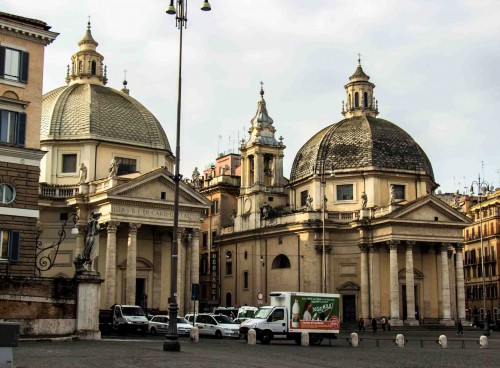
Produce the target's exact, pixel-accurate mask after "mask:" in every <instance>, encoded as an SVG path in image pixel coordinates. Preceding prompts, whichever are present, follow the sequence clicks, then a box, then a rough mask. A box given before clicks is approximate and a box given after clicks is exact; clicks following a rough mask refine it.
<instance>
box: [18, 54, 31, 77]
mask: <svg viewBox="0 0 500 368" xmlns="http://www.w3.org/2000/svg"><path fill="white" fill-rule="evenodd" d="M29 64H30V54H29V53H28V52H22V53H21V77H20V81H21V82H22V83H28V69H29Z"/></svg>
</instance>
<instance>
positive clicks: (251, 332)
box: [247, 328, 257, 345]
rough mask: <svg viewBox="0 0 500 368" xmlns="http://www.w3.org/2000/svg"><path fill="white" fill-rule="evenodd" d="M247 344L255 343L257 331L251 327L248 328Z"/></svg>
mask: <svg viewBox="0 0 500 368" xmlns="http://www.w3.org/2000/svg"><path fill="white" fill-rule="evenodd" d="M247 336H248V341H247V344H248V345H255V344H257V332H255V330H254V329H253V328H251V329H249V330H248V335H247Z"/></svg>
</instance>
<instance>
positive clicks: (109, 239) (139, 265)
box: [45, 168, 210, 315]
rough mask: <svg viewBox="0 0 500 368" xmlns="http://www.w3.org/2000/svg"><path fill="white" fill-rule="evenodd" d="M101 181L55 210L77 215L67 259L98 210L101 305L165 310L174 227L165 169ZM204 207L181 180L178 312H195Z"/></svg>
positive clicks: (57, 269)
mask: <svg viewBox="0 0 500 368" xmlns="http://www.w3.org/2000/svg"><path fill="white" fill-rule="evenodd" d="M112 181H113V183H112ZM100 184H101V185H97V184H96V185H93V184H92V183H90V184H89V186H91V185H93V186H94V189H90V188H88V189H89V192H88V193H89V194H88V195H79V196H74V197H71V198H67V199H66V206H67V207H66V208H61V209H59V211H64V212H75V211H76V212H77V213H78V215H79V220H78V223H77V226H78V229H79V232H78V235H76V236H74V237H68V240H67V243H68V244H65V245H64V249H63V250H62V252H63V254H66V253H69V252H71V253H70V254H72V256H70V258H74V257H76V255H77V254H81V251H82V249H83V240H84V238H85V231H86V227H87V226H86V223H87V221H88V218H89V216H90V214H91V213H92V212H99V213H101V217H100V219H99V224H100V226H101V230H100V233H99V237H98V238H96V246H98V247H99V252H98V257H97V259H96V261H95V267H96V270H97V271H98V272H99V273H100V274H101V277H102V278H103V279H104V283H103V284H102V288H101V305H100V308H101V309H107V308H110V307H111V306H112V305H114V304H130V305H142V306H144V307H146V308H148V309H156V310H160V311H166V310H167V309H168V297H169V294H170V277H171V249H172V231H173V190H174V183H173V180H172V177H171V174H170V172H169V171H168V170H167V169H166V168H158V169H156V170H152V171H150V172H148V173H145V174H142V175H141V174H137V175H135V176H134V177H132V178H126V179H125V178H114V179H112V178H108V179H105V180H101V183H100ZM85 185H87V184H85ZM209 207H210V203H209V202H208V201H207V200H206V199H205V198H204V197H203V196H202V195H200V194H199V193H198V192H197V191H195V190H194V189H193V188H191V187H190V186H189V185H187V184H185V183H181V185H180V201H179V235H178V239H180V241H179V248H178V258H177V261H178V265H177V290H178V294H177V297H178V304H179V313H180V315H184V314H185V313H189V312H191V311H193V310H194V309H193V308H194V304H193V303H192V301H191V285H192V284H197V283H199V236H200V235H199V229H200V226H201V222H202V220H203V218H204V214H205V209H208V208H209ZM45 225H46V224H45ZM47 236H50V234H47ZM70 249H71V250H70ZM68 266H70V265H69V264H68ZM51 271H52V272H57V273H58V274H61V275H65V274H67V275H68V276H69V275H71V274H72V270H71V268H69V267H68V269H66V267H54V268H53V270H51ZM196 306H197V305H196Z"/></svg>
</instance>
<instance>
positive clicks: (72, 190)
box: [39, 183, 80, 198]
mask: <svg viewBox="0 0 500 368" xmlns="http://www.w3.org/2000/svg"><path fill="white" fill-rule="evenodd" d="M79 190H80V188H79V186H78V185H50V184H45V183H40V186H39V193H40V196H41V197H45V198H70V197H73V196H75V195H77V194H78V193H79Z"/></svg>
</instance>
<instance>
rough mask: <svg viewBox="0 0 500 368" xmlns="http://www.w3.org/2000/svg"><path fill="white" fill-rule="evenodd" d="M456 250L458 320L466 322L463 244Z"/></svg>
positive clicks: (456, 247)
mask: <svg viewBox="0 0 500 368" xmlns="http://www.w3.org/2000/svg"><path fill="white" fill-rule="evenodd" d="M455 249H456V266H455V269H456V280H457V281H456V282H457V309H458V319H461V320H462V323H463V320H465V281H464V264H463V249H464V246H463V244H457V245H456V246H455Z"/></svg>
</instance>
